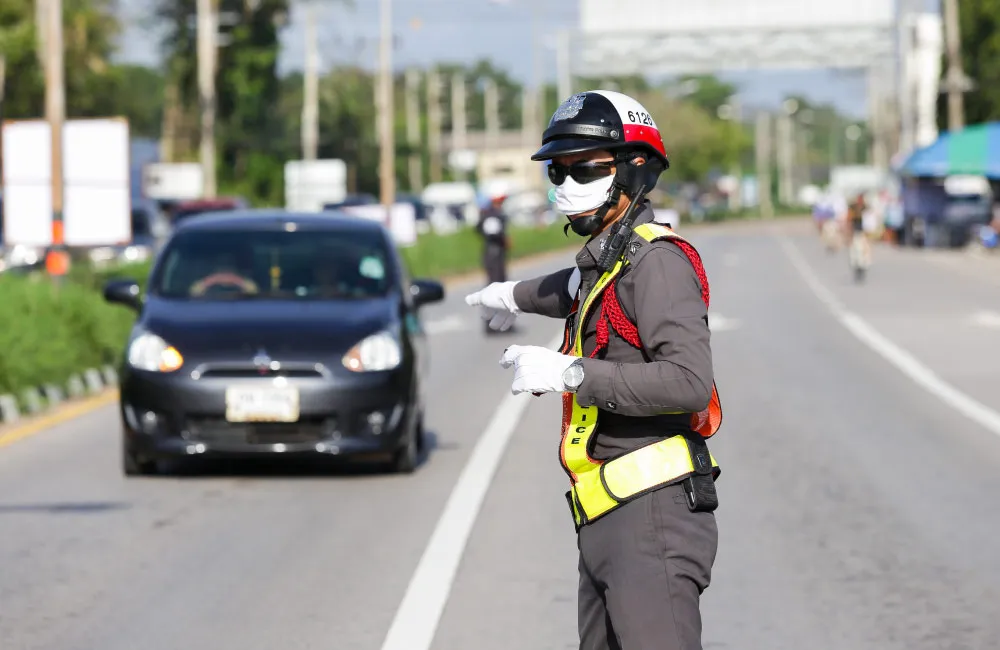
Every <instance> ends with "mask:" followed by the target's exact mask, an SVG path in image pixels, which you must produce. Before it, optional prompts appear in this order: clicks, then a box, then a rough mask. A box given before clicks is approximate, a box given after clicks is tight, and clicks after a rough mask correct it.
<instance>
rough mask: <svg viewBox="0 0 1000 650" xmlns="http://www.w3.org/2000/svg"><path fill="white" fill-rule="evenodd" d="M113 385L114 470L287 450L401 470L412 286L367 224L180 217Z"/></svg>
mask: <svg viewBox="0 0 1000 650" xmlns="http://www.w3.org/2000/svg"><path fill="white" fill-rule="evenodd" d="M140 293H141V292H140V288H139V285H138V283H136V282H135V281H132V280H116V281H112V282H110V283H108V284H107V286H106V287H105V289H104V297H105V300H107V301H109V302H114V303H120V304H124V305H128V306H130V307H131V308H133V309H134V310H135V311H137V312H138V318H137V319H136V322H135V326H134V327H133V330H132V333H131V334H130V336H129V340H128V343H127V347H126V351H125V361H124V363H123V368H122V372H121V379H120V390H121V397H120V404H121V409H120V410H121V417H122V423H123V430H124V434H123V439H122V452H123V466H124V472H125V474H126V475H139V474H152V473H156V472H161V471H165V468H166V467H168V466H169V464H170V463H164V462H163V461H174V462H175V463H176V462H178V461H180V460H181V459H185V458H190V457H194V456H198V457H201V456H236V457H246V456H261V455H263V454H275V455H277V454H282V455H288V454H299V455H310V456H314V457H315V456H326V457H338V458H339V457H350V458H356V459H370V460H383V461H389V463H390V465H391V467H392V468H393V469H394V470H395V471H400V472H409V471H412V470H413V469H414V467H415V466H416V463H417V458H418V455H419V451H420V449H421V446H422V445H423V442H424V441H423V404H424V399H423V393H422V376H423V373H424V372H425V371H426V363H427V361H428V357H427V349H426V340H425V336H424V334H423V332H422V329H421V324H420V318H419V314H418V310H419V308H420V307H421V306H422V305H425V304H427V303H430V302H437V301H440V300H442V299H443V298H444V288H443V287H442V285H441V284H440V283H439V282H436V281H433V280H415V281H412V282H411V281H410V280H409V279H408V278H407V275H406V270H405V267H404V265H403V264H402V262H401V259H400V257H399V255H398V252H397V249H396V247H395V246H394V244H393V242H392V239H391V235H390V234H389V232H388V231H387V230H386V229H385V228H384V227H383V226H382V225H381V224H379V223H377V222H374V221H371V220H368V219H359V218H354V217H350V216H347V215H343V214H337V213H325V214H294V213H287V212H281V211H258V210H238V211H232V212H225V213H218V214H214V215H203V216H201V217H199V218H198V219H191V220H188V221H184V222H182V223H181V224H179V225H178V226H177V227H176V229H175V230H174V232H173V233H172V234H171V236H170V238H169V240H168V241H167V242H166V243H165V244H164V247H163V250H162V252H161V254H160V255H159V256H158V257H157V260H156V263H155V265H154V267H153V268H152V270H151V272H150V276H149V284H148V287H147V292H146V296H145V299H143V298H141V297H140Z"/></svg>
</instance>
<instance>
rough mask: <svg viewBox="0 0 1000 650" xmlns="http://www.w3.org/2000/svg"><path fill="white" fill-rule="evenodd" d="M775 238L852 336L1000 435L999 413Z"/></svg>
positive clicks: (782, 237) (788, 243)
mask: <svg viewBox="0 0 1000 650" xmlns="http://www.w3.org/2000/svg"><path fill="white" fill-rule="evenodd" d="M776 237H777V239H778V242H779V243H780V244H781V247H782V248H783V249H784V251H785V254H786V255H787V256H788V259H789V260H790V261H791V263H792V265H793V266H794V267H795V269H796V270H797V271H798V272H799V275H800V276H801V277H802V279H803V280H804V281H805V283H806V284H807V285H808V286H809V288H810V289H811V290H812V291H813V293H814V294H816V297H817V298H819V299H820V301H822V302H823V303H824V304H825V305H826V306H827V308H829V310H830V311H831V312H832V313H833V316H834V318H836V319H837V320H838V321H839V322H840V324H841V325H843V326H844V327H845V328H847V330H848V331H849V332H850V333H851V334H853V335H854V336H855V337H857V339H858V340H860V341H861V342H862V343H864V344H865V345H867V346H868V347H869V348H871V349H872V350H873V351H874V352H876V353H877V354H879V355H880V356H881V357H882V358H884V359H885V360H886V361H888V362H889V363H891V364H892V365H894V366H895V367H896V369H897V370H899V371H900V372H902V373H903V374H904V375H906V376H907V377H909V378H910V379H911V380H913V382H914V383H916V384H917V385H918V386H920V387H922V388H923V389H924V390H926V391H927V392H929V393H931V394H932V395H934V396H935V397H937V398H938V399H940V400H941V401H942V402H944V403H945V404H947V405H949V406H951V407H952V408H954V409H955V410H956V411H958V412H959V413H961V414H962V415H964V416H965V417H967V418H969V419H970V420H972V421H973V422H976V423H977V424H980V425H981V426H983V427H984V428H985V429H987V430H988V431H990V432H991V433H993V434H995V435H997V436H1000V413H998V412H996V411H994V410H993V409H991V408H990V407H988V406H986V405H985V404H983V403H982V402H979V401H977V400H975V399H973V398H971V397H969V396H968V395H966V394H965V393H963V392H962V391H960V390H959V389H957V388H955V387H954V386H952V385H951V384H949V383H948V382H946V381H945V380H943V379H941V377H939V376H938V375H937V373H935V372H934V371H933V370H931V369H930V368H928V367H927V366H925V365H924V364H923V363H921V362H920V361H918V360H917V358H916V357H914V356H913V355H912V354H910V353H909V352H907V351H906V350H904V349H903V348H901V347H899V346H898V345H896V344H895V343H893V342H892V341H890V340H889V339H888V338H886V337H885V336H883V335H882V334H881V333H880V332H879V331H878V330H876V329H875V328H874V327H872V326H871V325H869V324H868V322H866V321H865V320H864V319H863V318H861V317H860V316H858V315H857V314H854V313H852V312H850V311H848V310H847V309H845V308H844V307H843V306H842V305H841V303H840V301H838V300H837V299H836V298H835V297H834V296H833V294H832V293H830V291H829V290H828V289H827V288H826V287H824V286H823V285H822V283H820V281H819V279H817V277H816V275H815V274H814V273H813V271H812V269H811V268H809V265H808V264H807V263H806V261H805V258H804V257H802V254H801V253H799V251H798V249H797V248H796V247H795V245H794V244H793V243H792V242H791V241H790V240H789V239H788V238H787V237H786V236H785V235H783V234H780V233H779V234H776Z"/></svg>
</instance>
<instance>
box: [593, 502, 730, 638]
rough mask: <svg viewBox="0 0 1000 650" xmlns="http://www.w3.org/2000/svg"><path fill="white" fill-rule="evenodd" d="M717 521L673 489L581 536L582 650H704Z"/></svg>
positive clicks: (610, 517) (616, 512)
mask: <svg viewBox="0 0 1000 650" xmlns="http://www.w3.org/2000/svg"><path fill="white" fill-rule="evenodd" d="M718 540H719V533H718V528H716V524H715V514H714V513H706V512H691V511H690V510H688V507H687V502H686V500H685V495H684V489H683V487H681V486H680V485H671V486H667V487H665V488H662V489H660V490H657V491H656V492H651V493H650V494H646V495H644V496H641V497H639V498H638V499H636V500H635V501H632V502H630V503H628V504H626V505H624V506H621V507H619V508H618V509H617V510H614V511H612V512H610V513H608V514H606V515H604V516H603V517H601V518H600V519H598V520H597V521H595V522H593V523H590V524H587V525H586V526H584V527H582V528H581V529H580V532H579V534H578V536H577V546H578V548H579V550H580V590H579V611H578V620H579V629H580V650H701V647H702V645H701V612H700V610H699V607H698V604H699V598H700V596H701V593H702V592H703V591H704V590H705V589H706V588H707V587H708V584H709V582H710V581H711V575H712V565H713V564H714V563H715V553H716V549H717V546H718Z"/></svg>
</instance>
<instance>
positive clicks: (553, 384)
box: [500, 345, 577, 395]
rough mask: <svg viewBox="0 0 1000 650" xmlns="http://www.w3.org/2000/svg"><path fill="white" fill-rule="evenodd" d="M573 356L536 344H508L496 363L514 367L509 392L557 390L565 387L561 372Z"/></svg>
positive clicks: (550, 391)
mask: <svg viewBox="0 0 1000 650" xmlns="http://www.w3.org/2000/svg"><path fill="white" fill-rule="evenodd" d="M576 359H577V357H571V356H568V355H565V354H560V353H558V352H556V351H555V350H549V349H548V348H543V347H539V346H537V345H512V346H510V347H509V348H507V349H506V350H504V351H503V356H502V357H500V365H501V366H503V367H504V368H510V367H511V366H514V382H513V383H512V384H511V386H510V392H512V393H514V394H515V395H517V394H518V393H561V392H563V391H565V390H566V384H565V383H564V382H563V373H564V372H566V368H569V367H570V365H571V364H572V363H573V362H574V361H576Z"/></svg>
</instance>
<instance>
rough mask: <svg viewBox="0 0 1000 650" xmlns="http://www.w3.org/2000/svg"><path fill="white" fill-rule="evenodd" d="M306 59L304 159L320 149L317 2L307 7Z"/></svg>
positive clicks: (311, 157)
mask: <svg viewBox="0 0 1000 650" xmlns="http://www.w3.org/2000/svg"><path fill="white" fill-rule="evenodd" d="M305 9H306V25H305V27H306V35H305V36H306V38H305V40H306V42H305V46H306V61H305V74H304V75H303V76H304V82H305V88H304V89H303V90H304V92H303V95H302V97H303V101H302V159H303V160H316V157H317V155H318V150H319V46H318V44H317V42H316V41H317V36H316V31H317V29H316V22H317V18H318V16H317V12H316V2H315V0H313V1H311V2H309V3H308V4H307V5H306V7H305Z"/></svg>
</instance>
